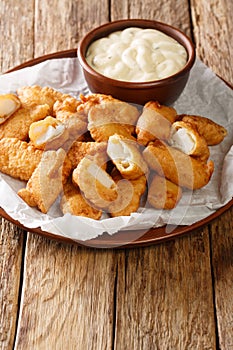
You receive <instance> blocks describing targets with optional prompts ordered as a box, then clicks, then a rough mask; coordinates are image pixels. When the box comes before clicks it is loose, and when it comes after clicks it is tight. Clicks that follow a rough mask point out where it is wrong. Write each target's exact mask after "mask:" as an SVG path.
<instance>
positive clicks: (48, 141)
mask: <svg viewBox="0 0 233 350" xmlns="http://www.w3.org/2000/svg"><path fill="white" fill-rule="evenodd" d="M29 138H30V140H31V142H32V143H33V145H34V146H35V147H36V148H39V149H42V150H44V149H45V148H46V149H47V150H48V149H58V148H60V147H61V146H62V145H63V144H64V143H65V142H66V141H67V140H68V138H69V132H68V130H67V129H66V127H65V125H64V124H63V123H62V122H60V121H59V120H57V119H56V118H53V117H51V116H48V117H46V118H45V119H43V120H40V121H38V122H34V123H32V124H31V125H30V128H29Z"/></svg>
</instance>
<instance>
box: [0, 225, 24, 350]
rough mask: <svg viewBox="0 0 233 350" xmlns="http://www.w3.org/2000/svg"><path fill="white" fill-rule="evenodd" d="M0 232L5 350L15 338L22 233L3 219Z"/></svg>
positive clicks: (1, 344)
mask: <svg viewBox="0 0 233 350" xmlns="http://www.w3.org/2000/svg"><path fill="white" fill-rule="evenodd" d="M0 230H1V232H0V310H1V312H0V348H1V349H2V350H7V349H12V347H13V343H14V338H15V330H16V322H17V313H18V298H19V285H20V274H21V264H22V251H23V249H22V248H23V233H22V231H21V230H18V229H16V228H15V226H14V225H12V224H10V223H9V222H7V221H6V220H3V219H2V220H0Z"/></svg>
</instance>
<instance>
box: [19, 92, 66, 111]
mask: <svg viewBox="0 0 233 350" xmlns="http://www.w3.org/2000/svg"><path fill="white" fill-rule="evenodd" d="M17 94H18V96H19V99H20V101H21V103H22V106H23V107H25V108H31V107H32V106H38V105H45V104H46V105H48V106H49V114H50V115H52V112H53V105H54V103H55V101H57V100H63V99H65V98H67V97H68V96H69V95H67V94H63V93H62V92H60V91H57V90H55V89H53V88H51V87H48V86H45V87H42V86H39V85H33V86H23V87H21V88H19V89H18V90H17Z"/></svg>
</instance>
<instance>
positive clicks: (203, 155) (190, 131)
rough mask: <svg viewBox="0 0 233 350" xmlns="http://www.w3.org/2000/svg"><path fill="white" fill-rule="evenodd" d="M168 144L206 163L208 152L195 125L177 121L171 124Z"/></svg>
mask: <svg viewBox="0 0 233 350" xmlns="http://www.w3.org/2000/svg"><path fill="white" fill-rule="evenodd" d="M169 144H170V146H172V147H175V148H177V149H179V150H180V151H182V152H184V153H186V154H188V155H191V156H195V157H198V158H200V159H201V160H203V161H206V160H207V159H208V158H209V155H210V151H209V147H208V145H207V143H206V140H205V138H204V137H203V136H201V135H200V134H199V132H198V131H197V129H196V127H195V125H192V124H190V123H188V122H184V121H178V122H175V123H173V124H172V128H171V133H170V137H169Z"/></svg>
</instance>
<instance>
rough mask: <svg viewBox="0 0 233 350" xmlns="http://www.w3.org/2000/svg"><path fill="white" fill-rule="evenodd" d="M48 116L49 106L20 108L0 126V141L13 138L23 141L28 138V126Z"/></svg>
mask: <svg viewBox="0 0 233 350" xmlns="http://www.w3.org/2000/svg"><path fill="white" fill-rule="evenodd" d="M48 114H49V105H47V104H43V105H34V106H28V107H23V106H21V107H20V108H19V109H18V110H17V111H16V112H15V113H14V114H12V115H11V117H10V118H9V119H8V120H6V121H5V123H3V124H1V125H0V139H2V138H3V137H15V138H18V139H19V140H22V141H25V140H27V138H28V133H29V128H30V125H31V124H32V123H34V122H36V121H38V120H42V119H44V118H45V117H46V116H48Z"/></svg>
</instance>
